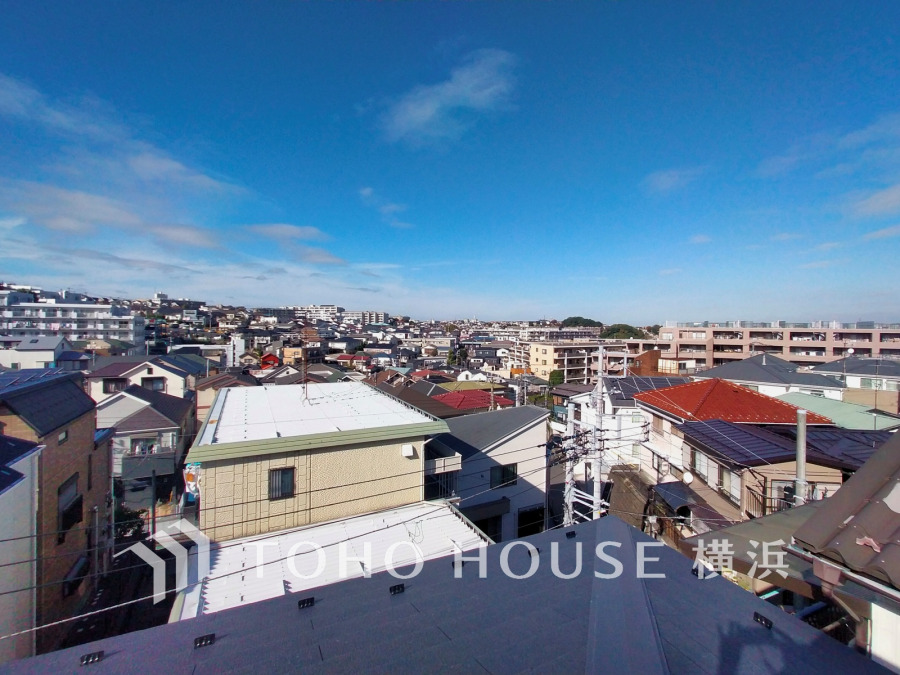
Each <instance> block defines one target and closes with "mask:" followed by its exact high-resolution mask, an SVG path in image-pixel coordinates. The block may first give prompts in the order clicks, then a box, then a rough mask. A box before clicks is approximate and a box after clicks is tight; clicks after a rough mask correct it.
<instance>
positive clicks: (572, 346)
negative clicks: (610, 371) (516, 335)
mask: <svg viewBox="0 0 900 675" xmlns="http://www.w3.org/2000/svg"><path fill="white" fill-rule="evenodd" d="M597 354H598V344H597V343H596V342H517V343H516V344H515V345H513V347H512V348H511V349H510V350H509V367H510V368H524V369H527V370H530V371H531V373H532V374H534V375H536V376H537V377H539V378H541V379H543V380H547V379H549V378H550V373H552V372H553V371H554V370H560V371H562V373H563V377H564V380H563V381H564V382H581V383H584V384H588V383H590V382H591V381H592V380H593V378H594V376H595V373H596V369H597V358H598V356H597Z"/></svg>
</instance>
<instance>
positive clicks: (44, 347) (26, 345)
mask: <svg viewBox="0 0 900 675" xmlns="http://www.w3.org/2000/svg"><path fill="white" fill-rule="evenodd" d="M64 341H65V338H64V337H60V336H59V335H42V336H40V337H33V338H22V341H21V342H20V343H19V344H18V345H16V351H20V352H31V351H42V352H43V351H54V350H55V349H56V348H57V347H59V344H60V343H61V342H64Z"/></svg>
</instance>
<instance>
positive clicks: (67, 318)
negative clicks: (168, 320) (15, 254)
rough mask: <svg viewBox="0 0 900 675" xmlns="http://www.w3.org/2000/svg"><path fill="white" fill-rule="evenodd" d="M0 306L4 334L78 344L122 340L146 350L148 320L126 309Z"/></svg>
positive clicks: (78, 305) (38, 304)
mask: <svg viewBox="0 0 900 675" xmlns="http://www.w3.org/2000/svg"><path fill="white" fill-rule="evenodd" d="M6 300H7V301H8V302H11V303H12V304H0V334H4V335H10V336H12V337H18V338H38V337H43V336H60V337H64V338H66V339H67V340H69V341H70V342H74V341H76V340H108V339H114V340H121V341H122V342H128V343H130V344H133V345H135V346H136V347H138V348H141V349H143V346H144V330H145V326H144V324H145V320H144V317H142V316H132V315H131V311H130V310H129V309H127V308H126V307H119V306H117V305H111V304H110V305H94V304H83V303H60V302H55V301H53V300H50V301H47V302H17V301H16V300H17V298H12V297H11V296H8V297H6Z"/></svg>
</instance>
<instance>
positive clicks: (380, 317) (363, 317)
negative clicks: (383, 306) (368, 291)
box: [341, 310, 391, 324]
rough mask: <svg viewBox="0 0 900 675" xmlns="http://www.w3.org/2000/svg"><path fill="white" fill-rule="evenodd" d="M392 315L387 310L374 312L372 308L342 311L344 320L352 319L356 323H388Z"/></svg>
mask: <svg viewBox="0 0 900 675" xmlns="http://www.w3.org/2000/svg"><path fill="white" fill-rule="evenodd" d="M390 318H391V315H390V314H388V313H387V312H374V311H370V310H362V311H350V312H341V320H342V321H345V322H346V321H351V322H354V323H361V324H367V323H387V322H388V321H390Z"/></svg>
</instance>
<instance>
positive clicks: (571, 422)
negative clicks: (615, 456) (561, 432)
mask: <svg viewBox="0 0 900 675" xmlns="http://www.w3.org/2000/svg"><path fill="white" fill-rule="evenodd" d="M574 436H575V404H574V403H571V402H570V403H569V404H568V405H567V406H566V445H565V448H566V488H565V492H564V498H563V499H564V505H563V514H564V515H563V526H564V527H568V526H569V525H573V524H574V523H575V510H574V504H573V499H574V497H575V447H574V442H573V437H574Z"/></svg>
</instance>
